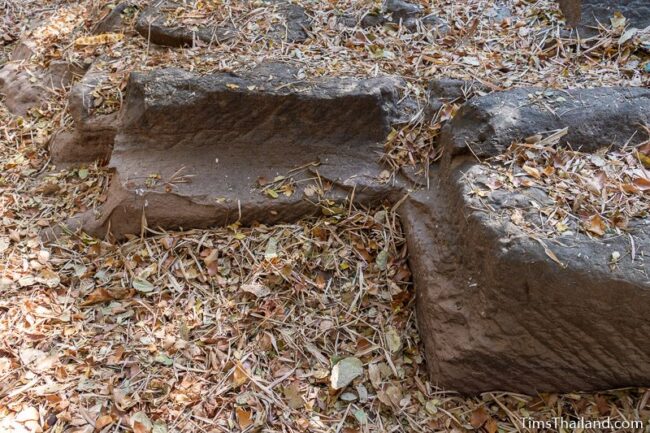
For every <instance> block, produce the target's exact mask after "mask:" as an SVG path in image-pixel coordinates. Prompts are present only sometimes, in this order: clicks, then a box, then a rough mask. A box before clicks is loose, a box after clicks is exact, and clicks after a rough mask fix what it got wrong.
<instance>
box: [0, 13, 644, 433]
mask: <svg viewBox="0 0 650 433" xmlns="http://www.w3.org/2000/svg"><path fill="white" fill-rule="evenodd" d="M105 3H106V2H99V1H87V2H64V1H50V2H32V1H27V0H24V1H17V2H11V1H8V0H4V1H3V2H0V7H1V8H2V10H3V12H4V13H3V16H2V17H1V18H0V25H1V26H2V30H3V32H0V38H2V39H0V47H2V50H1V51H0V63H2V62H4V61H5V60H4V59H5V58H6V56H7V55H8V53H9V52H10V51H11V50H12V49H13V47H15V46H16V43H17V41H18V40H19V39H20V38H21V37H27V36H28V37H30V38H31V39H33V40H36V41H38V45H37V47H38V48H37V50H36V55H35V57H34V59H33V61H34V62H40V63H41V64H43V65H47V64H48V63H49V62H50V61H52V60H55V59H61V58H65V59H68V60H71V61H75V62H78V63H86V64H88V63H90V62H93V61H96V60H98V59H99V62H100V65H101V67H103V68H106V69H107V70H110V71H111V73H112V75H111V81H110V84H109V85H103V87H101V88H98V89H96V92H97V93H98V94H100V95H102V98H101V99H100V100H101V103H100V105H99V106H98V107H96V109H97V110H102V111H103V112H111V111H115V110H117V109H118V108H119V106H120V101H121V98H122V96H123V95H122V91H123V90H124V85H125V83H126V80H127V77H128V72H129V71H130V70H132V69H135V68H137V69H151V68H156V67H161V66H166V65H173V66H180V67H183V68H186V69H191V70H197V71H201V72H206V73H207V72H211V71H219V70H233V69H239V68H248V67H250V66H252V65H254V64H255V63H257V62H259V61H261V60H265V59H273V60H280V61H282V60H291V61H294V62H296V61H297V62H299V63H301V64H302V65H303V70H302V72H301V73H302V74H304V75H305V76H318V75H354V76H367V75H375V74H379V73H382V74H384V73H388V74H398V75H402V76H404V77H405V78H406V79H407V82H408V85H407V88H406V89H405V93H407V94H410V95H412V96H415V97H416V99H417V100H418V101H420V103H421V104H423V101H424V95H425V89H426V85H427V82H428V80H429V79H431V78H433V77H439V76H450V77H457V78H473V79H477V80H479V81H480V82H481V83H482V84H483V85H485V86H487V87H488V88H491V89H503V88H507V87H511V86H521V85H542V86H544V85H546V86H551V87H569V86H572V87H576V86H585V85H594V86H595V85H616V84H624V85H644V84H645V85H647V83H648V80H649V79H648V74H647V73H646V72H644V70H645V68H646V67H647V61H648V57H647V53H646V52H645V51H644V50H643V46H644V45H643V44H644V42H643V40H642V39H640V38H639V37H636V36H635V37H632V38H630V39H629V40H625V41H623V42H622V43H619V42H621V32H620V31H619V32H618V33H616V29H615V30H606V29H605V30H604V31H603V34H602V35H601V36H600V37H598V38H594V39H593V40H590V41H583V42H582V43H581V44H575V43H573V44H572V43H570V42H569V41H567V40H566V39H564V38H563V35H562V33H561V31H560V30H561V26H560V24H561V20H562V18H561V15H560V14H559V12H558V10H557V7H556V6H555V4H553V3H551V2H549V1H512V2H506V4H507V5H508V7H509V10H510V12H509V14H508V15H507V16H506V17H505V18H504V19H500V20H496V19H495V16H497V15H499V14H500V12H499V9H498V7H499V5H497V4H496V3H495V2H492V1H482V0H467V1H463V2H451V1H436V2H433V4H427V5H426V7H427V8H428V9H427V11H426V12H427V13H428V14H433V15H436V16H438V17H440V18H442V19H443V20H444V21H445V22H446V23H447V25H448V26H449V30H450V31H449V32H448V33H445V34H444V35H442V34H440V33H438V32H434V31H431V30H429V29H427V28H425V27H419V28H418V29H417V31H415V32H407V31H406V30H405V29H403V28H400V27H399V26H395V25H386V26H378V27H375V28H369V29H362V28H361V27H359V26H358V25H353V26H346V25H344V24H343V21H342V20H341V19H340V18H341V17H343V16H352V17H353V18H354V20H355V21H356V22H360V20H361V18H362V15H363V14H365V13H366V12H367V11H368V10H372V9H373V8H377V7H379V4H378V3H377V4H375V3H373V2H365V1H347V2H346V1H340V2H318V3H311V2H306V3H305V4H306V5H307V6H308V8H309V14H310V15H311V16H312V19H313V28H312V30H311V32H310V34H309V39H308V40H307V41H306V42H305V43H303V44H286V43H279V42H273V41H271V40H269V39H266V38H264V37H263V35H264V34H265V31H268V29H270V28H271V26H272V24H273V23H274V21H273V20H276V19H277V17H274V16H273V15H272V14H268V13H266V12H267V11H266V6H265V5H264V4H262V3H261V2H260V3H256V2H234V1H224V2H211V1H197V2H188V5H187V7H186V8H184V9H179V10H177V11H175V12H174V17H173V19H176V20H179V21H181V22H185V23H186V24H188V25H196V24H197V23H199V22H200V21H201V20H206V19H210V20H228V21H229V22H231V23H234V24H235V25H236V26H237V28H238V29H240V32H239V33H238V36H237V37H236V38H235V39H234V40H232V41H228V42H226V43H223V44H219V45H214V46H197V47H194V48H188V49H167V48H159V47H155V46H153V45H151V44H149V43H148V41H147V40H146V39H144V38H142V37H138V36H136V35H133V34H132V32H129V28H128V27H129V26H132V21H133V20H135V17H136V16H137V13H138V10H137V8H134V9H133V10H132V11H130V12H128V13H130V14H132V15H131V21H129V20H127V23H126V27H127V28H125V29H124V31H125V33H124V34H114V35H113V36H107V37H104V38H100V39H88V36H89V35H90V28H91V27H92V25H93V23H94V22H96V20H97V19H98V18H99V17H101V15H102V14H103V13H105V11H106V9H105V8H104V6H105ZM141 3H142V4H143V3H144V2H134V4H136V5H138V4H141ZM96 65H97V63H96ZM59 93H60V94H52V97H51V98H50V99H48V102H47V104H45V105H44V106H42V107H40V108H38V109H35V110H32V111H31V112H30V113H29V114H28V115H27V116H24V117H15V116H12V115H10V114H9V113H8V112H7V111H6V110H5V109H4V107H3V106H2V104H0V218H2V224H1V225H0V293H1V296H0V431H2V432H24V431H53V432H93V431H97V432H119V431H135V432H138V433H143V432H145V433H148V432H152V431H153V432H156V433H162V432H166V431H168V432H173V431H178V432H180V431H183V432H198V431H201V432H221V431H223V432H230V431H260V432H261V431H283V432H290V431H296V432H297V431H314V432H319V431H322V432H337V433H338V432H346V433H352V432H428V431H457V432H462V431H471V430H482V431H487V432H490V433H492V432H497V431H503V432H511V431H526V430H527V429H526V428H524V427H523V426H522V419H523V418H525V417H533V418H535V419H550V418H552V417H557V416H561V417H564V418H567V419H569V418H571V417H577V416H582V417H587V418H597V417H605V416H611V417H612V418H616V419H628V420H632V419H644V420H648V419H649V418H650V410H649V409H648V407H647V403H648V397H649V396H650V393H648V392H647V391H646V390H644V389H626V390H619V391H611V392H604V393H600V394H593V395H585V394H568V395H540V396H532V397H529V396H521V395H513V394H505V393H490V394H485V395H483V396H480V397H477V398H464V397H461V396H459V395H457V394H456V393H454V392H453V390H441V389H438V388H437V387H436V386H435V384H432V383H430V382H429V381H428V378H427V376H426V374H425V369H426V367H425V361H424V359H423V349H422V346H421V344H420V342H419V340H418V337H417V332H416V328H415V317H414V310H413V291H412V287H411V285H410V273H409V269H408V267H407V264H406V256H407V251H406V246H405V244H404V240H403V237H402V233H401V229H400V226H399V221H397V220H396V217H395V214H394V212H393V211H392V209H390V208H385V209H381V208H380V209H373V210H359V209H353V208H347V209H345V210H344V211H343V212H337V213H335V214H334V215H324V216H322V217H321V218H317V219H313V220H305V221H300V222H298V223H296V224H292V225H284V226H276V227H265V226H257V227H252V228H244V227H239V226H237V225H233V226H230V227H226V228H221V229H216V230H202V231H192V232H184V233H157V232H150V233H148V236H147V237H143V238H140V237H135V238H133V239H131V240H129V241H128V242H125V243H115V242H109V241H101V240H96V239H91V238H87V237H84V236H82V235H79V236H68V237H64V238H62V239H60V240H59V241H58V242H57V243H55V244H54V245H48V246H44V245H43V244H42V243H41V242H40V240H39V238H38V232H39V230H40V229H41V228H44V227H48V226H51V225H52V224H54V223H56V222H59V221H62V220H64V219H65V218H66V217H67V216H70V215H72V214H75V213H78V212H81V211H83V210H86V209H88V208H92V207H96V206H99V205H100V204H101V203H102V202H103V201H104V200H105V191H106V187H107V184H108V173H107V172H106V170H105V169H103V168H101V167H98V166H89V167H81V168H75V169H69V170H60V169H58V168H56V167H52V166H51V164H50V163H49V158H48V152H47V149H46V147H47V142H48V138H49V137H50V136H51V134H52V133H53V132H54V131H56V130H58V129H60V128H65V127H68V126H69V125H70V122H71V120H70V116H69V115H68V114H67V112H66V102H65V101H66V99H65V98H66V95H65V93H64V92H59ZM420 108H421V109H423V105H422V106H421V107H420ZM456 108H457V107H455V106H450V107H445V108H444V109H443V110H442V111H441V112H440V113H438V116H437V117H436V119H435V121H434V122H433V123H430V124H429V123H426V124H425V123H423V122H422V121H421V117H419V116H415V117H414V119H413V121H412V122H411V123H409V124H408V125H404V126H403V127H402V128H401V129H399V130H395V131H394V132H393V133H392V134H391V136H390V140H389V142H388V143H387V145H386V157H385V159H386V161H387V162H389V163H390V164H391V165H392V166H393V167H396V168H397V167H400V166H402V165H404V164H413V165H415V164H417V163H421V162H424V163H427V162H429V161H433V160H435V159H436V158H437V157H439V154H438V151H437V149H436V148H435V146H434V145H433V143H434V140H433V139H434V138H435V135H436V134H437V132H438V130H439V129H440V124H441V122H443V121H445V120H446V119H448V118H449V117H450V116H452V115H453V113H454V111H455V109H456ZM420 111H422V110H420ZM528 144H529V145H530V146H529V147H528V148H526V149H525V151H526V152H527V153H524V154H522V153H521V149H516V148H513V149H512V151H511V152H510V153H508V154H507V155H505V156H504V157H503V158H502V159H501V160H500V161H498V162H499V164H500V166H501V171H500V174H499V176H501V177H499V178H498V179H497V180H498V181H499V182H501V185H497V184H496V183H495V185H494V186H495V187H499V188H501V187H504V188H505V187H514V186H517V185H514V183H516V182H520V180H514V181H513V179H520V177H521V176H518V177H509V173H508V172H507V170H506V169H505V168H503V167H511V168H513V167H515V168H516V173H515V174H520V173H521V172H522V171H523V172H524V173H525V176H526V179H527V180H525V181H526V182H531V183H538V184H544V183H545V182H551V181H554V180H557V179H556V176H559V170H558V165H560V166H561V168H562V170H563V171H564V172H566V173H569V178H571V179H573V181H572V182H565V183H566V186H567V189H571V188H580V189H582V190H583V191H584V195H585V198H584V199H583V200H581V201H580V206H583V207H588V206H598V203H599V202H598V198H599V197H600V199H602V191H610V192H611V193H612V196H611V197H610V196H608V197H607V198H608V199H609V198H611V199H612V200H619V201H621V203H623V205H625V206H627V208H629V209H631V210H630V212H631V213H634V212H642V213H643V212H645V213H647V202H646V203H645V204H643V203H641V204H639V203H637V202H632V201H630V200H628V199H629V197H630V196H631V195H634V194H638V192H639V190H642V191H645V190H646V189H647V187H648V185H645V184H641V185H639V184H635V181H634V179H635V177H634V173H631V174H630V173H629V172H626V171H625V170H624V169H620V170H619V169H617V167H621V165H620V164H618V165H617V164H613V165H607V167H605V165H606V163H607V161H606V159H608V158H609V157H605V156H589V157H586V156H584V155H578V154H576V153H572V152H569V151H557V150H554V149H553V147H552V146H551V145H547V144H544V143H542V144H541V145H540V143H539V142H538V141H535V142H533V143H528ZM634 157H637V156H636V153H635V152H634V151H633V150H630V152H629V153H628V154H626V153H624V152H623V153H621V154H618V155H617V156H616V157H615V159H616V161H627V162H629V163H630V164H631V165H632V166H634V167H636V168H635V169H639V170H642V166H641V165H638V164H637V162H638V161H635V160H634V159H629V158H634ZM626 158H627V159H626ZM635 164H637V165H635ZM577 165H581V166H580V169H581V170H582V169H584V168H585V167H586V169H587V170H591V171H592V172H593V173H596V174H597V175H596V176H592V177H591V178H593V180H592V182H597V184H595V185H584V184H577V186H576V182H577V180H576V179H578V180H580V178H578V177H576V176H573V174H572V173H575V172H576V171H579V170H577V169H576V168H575V167H577ZM608 167H609V168H608ZM513 170H514V168H513ZM617 170H618V171H617ZM599 173H602V174H599ZM497 180H495V182H496V181H497ZM612 182H618V183H615V187H616V188H618V189H616V188H614V187H612V188H611V189H610V188H609V187H608V185H610V184H611V183H612ZM504 185H505V186H504ZM584 188H586V191H585V190H584ZM598 190H600V191H601V196H598V195H597V192H598ZM621 190H622V192H621ZM569 192H570V191H569ZM568 195H571V194H568ZM558 197H559V196H558ZM569 205H570V206H572V208H573V206H574V203H570V204H569ZM580 206H578V209H577V211H579V210H580ZM643 206H645V207H643ZM589 209H590V210H592V209H591V208H589ZM577 211H576V212H577ZM571 215H572V214H569V213H567V214H559V213H557V212H556V213H555V214H553V215H552V217H553V218H555V219H554V220H553V224H551V225H549V227H550V228H549V229H548V230H549V231H550V232H552V233H549V234H553V233H554V232H555V231H557V232H562V231H563V230H568V229H570V228H571V221H572V217H571ZM547 216H548V215H547ZM614 217H615V216H612V218H614ZM515 218H516V217H515ZM612 218H609V219H607V221H616V219H615V218H614V219H612ZM550 219H551V217H550V216H549V220H550ZM601 223H602V224H605V223H604V222H602V221H601V222H598V221H595V222H594V224H593V225H591V226H587V227H586V230H587V231H590V232H592V233H595V231H596V230H607V229H610V228H612V227H609V226H601ZM621 223H624V221H622V222H621ZM607 224H609V222H608V223H607ZM564 227H567V228H566V229H564ZM595 234H597V233H595Z"/></svg>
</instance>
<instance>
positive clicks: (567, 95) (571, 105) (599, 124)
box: [441, 88, 650, 158]
mask: <svg viewBox="0 0 650 433" xmlns="http://www.w3.org/2000/svg"><path fill="white" fill-rule="evenodd" d="M649 122H650V89H645V88H596V89H575V90H568V91H564V90H563V91H551V90H542V89H534V88H533V89H531V88H519V89H514V90H510V91H506V92H495V93H491V94H489V95H486V96H483V97H480V98H472V99H470V100H469V101H468V102H467V103H466V104H465V105H464V106H463V107H462V108H461V110H460V111H459V113H458V114H457V115H456V116H455V117H454V119H453V120H452V121H451V122H450V123H449V124H448V125H447V126H446V127H445V128H444V129H443V132H442V135H441V143H442V145H443V146H444V147H445V148H446V150H447V151H449V152H450V154H453V155H456V154H460V153H465V152H470V148H471V152H472V153H474V154H475V155H476V156H478V157H479V158H483V157H490V156H494V155H498V154H500V153H501V152H503V151H504V150H505V149H506V148H507V147H508V146H510V144H512V142H513V141H516V140H523V139H524V138H526V137H528V136H531V135H534V134H537V133H540V132H548V131H553V130H557V129H562V128H566V127H568V128H569V131H568V134H567V135H566V136H565V137H563V138H562V142H561V143H562V144H570V145H571V147H572V148H573V149H574V150H582V151H585V152H592V151H594V150H596V149H598V148H601V147H608V146H611V145H615V146H621V145H623V144H625V143H627V142H629V143H631V144H634V143H639V142H640V141H642V140H645V138H646V137H645V135H644V133H643V132H642V131H643V129H642V128H641V126H640V125H642V124H648V123H649Z"/></svg>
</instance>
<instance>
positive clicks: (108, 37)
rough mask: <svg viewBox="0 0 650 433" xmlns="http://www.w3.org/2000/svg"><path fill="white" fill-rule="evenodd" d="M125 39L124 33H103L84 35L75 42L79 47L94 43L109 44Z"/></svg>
mask: <svg viewBox="0 0 650 433" xmlns="http://www.w3.org/2000/svg"><path fill="white" fill-rule="evenodd" d="M122 39H124V34H123V33H102V34H101V35H94V36H82V37H80V38H77V39H75V41H74V44H75V45H76V46H78V47H84V46H92V45H109V44H114V43H116V42H119V41H121V40H122Z"/></svg>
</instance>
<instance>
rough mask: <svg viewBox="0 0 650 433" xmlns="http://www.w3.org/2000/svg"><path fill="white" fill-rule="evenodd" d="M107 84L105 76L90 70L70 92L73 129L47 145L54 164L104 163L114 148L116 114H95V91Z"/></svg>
mask: <svg viewBox="0 0 650 433" xmlns="http://www.w3.org/2000/svg"><path fill="white" fill-rule="evenodd" d="M106 80H108V74H107V73H106V72H104V71H102V70H100V69H98V68H95V67H92V68H91V69H90V70H89V71H88V72H87V73H86V74H85V75H84V77H83V78H82V79H81V80H80V81H79V82H78V83H77V84H75V85H74V86H72V89H71V90H70V95H69V97H68V98H69V110H70V114H71V116H72V118H73V120H74V125H73V129H72V130H70V131H59V132H57V133H56V134H55V135H54V136H53V137H52V139H51V141H50V154H51V156H52V161H53V162H54V163H55V164H64V165H67V164H75V163H89V162H94V161H96V160H103V161H107V160H108V158H109V157H110V154H111V150H112V148H113V139H114V138H115V133H116V128H117V123H118V113H117V112H115V113H111V114H99V113H96V112H95V105H96V104H95V89H96V88H97V87H98V86H101V85H102V83H104V82H105V81H106Z"/></svg>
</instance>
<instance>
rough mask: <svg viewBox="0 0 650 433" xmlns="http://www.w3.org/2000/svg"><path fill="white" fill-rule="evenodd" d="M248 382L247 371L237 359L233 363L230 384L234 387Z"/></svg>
mask: <svg viewBox="0 0 650 433" xmlns="http://www.w3.org/2000/svg"><path fill="white" fill-rule="evenodd" d="M246 382H248V373H247V372H246V369H245V368H244V366H243V365H242V364H241V363H240V362H239V361H237V363H236V364H235V371H234V372H233V374H232V384H233V385H234V386H235V387H238V386H242V385H243V384H245V383H246Z"/></svg>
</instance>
